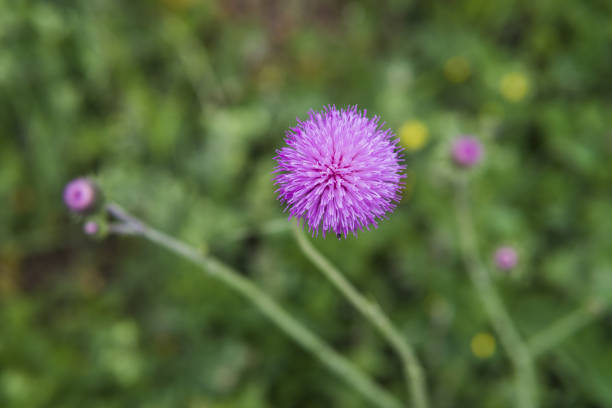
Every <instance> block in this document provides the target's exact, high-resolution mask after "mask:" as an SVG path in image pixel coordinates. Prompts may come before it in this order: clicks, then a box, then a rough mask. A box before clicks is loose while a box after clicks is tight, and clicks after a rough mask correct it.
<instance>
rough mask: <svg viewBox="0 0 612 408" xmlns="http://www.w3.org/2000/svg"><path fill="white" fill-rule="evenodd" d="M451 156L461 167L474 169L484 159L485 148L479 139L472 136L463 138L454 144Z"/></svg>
mask: <svg viewBox="0 0 612 408" xmlns="http://www.w3.org/2000/svg"><path fill="white" fill-rule="evenodd" d="M451 154H452V157H453V160H454V161H455V163H456V164H458V165H459V166H463V167H472V166H474V165H476V164H478V162H480V160H481V159H482V156H483V154H484V148H483V147H482V144H481V143H480V142H479V141H478V139H476V138H474V137H472V136H461V137H459V138H458V139H457V140H455V142H454V143H453V147H452V152H451Z"/></svg>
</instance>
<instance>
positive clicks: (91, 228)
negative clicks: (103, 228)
mask: <svg viewBox="0 0 612 408" xmlns="http://www.w3.org/2000/svg"><path fill="white" fill-rule="evenodd" d="M99 230H100V227H99V226H98V223H97V222H95V221H87V222H86V223H85V225H83V232H85V234H87V235H96V234H97V233H98V231H99Z"/></svg>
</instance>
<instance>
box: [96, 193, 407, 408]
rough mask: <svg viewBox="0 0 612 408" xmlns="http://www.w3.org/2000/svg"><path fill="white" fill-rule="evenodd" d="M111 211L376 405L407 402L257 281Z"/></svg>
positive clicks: (384, 407)
mask: <svg viewBox="0 0 612 408" xmlns="http://www.w3.org/2000/svg"><path fill="white" fill-rule="evenodd" d="M106 209H107V211H108V212H109V213H110V214H111V215H112V216H113V217H115V218H117V219H118V220H120V221H122V222H123V223H124V225H125V226H126V229H125V230H126V231H128V233H129V234H137V235H140V236H142V237H144V238H146V239H148V240H149V241H151V242H153V243H156V244H158V245H160V246H162V247H164V248H166V249H168V250H170V251H172V252H174V253H175V254H177V255H179V256H182V257H183V258H186V259H188V260H190V261H191V262H193V263H194V264H196V265H198V266H199V267H200V268H202V269H203V270H204V271H205V272H207V273H208V274H209V275H210V276H212V277H214V278H216V279H218V280H220V281H221V282H223V283H225V284H226V285H227V286H229V287H230V288H232V289H234V290H236V291H237V292H239V293H240V294H242V295H243V296H244V297H245V298H247V299H248V300H249V301H250V302H252V303H253V304H254V305H255V306H256V307H257V308H259V310H260V311H261V312H262V313H263V314H264V315H266V316H267V317H268V318H269V319H270V320H271V321H272V322H274V323H275V324H276V325H277V326H278V327H279V328H280V329H281V330H282V331H283V332H284V333H285V334H287V335H288V336H289V337H291V338H292V339H293V340H294V341H295V342H296V343H298V344H299V345H300V346H302V347H303V348H304V349H306V350H307V351H309V352H310V353H312V354H313V355H315V356H316V357H317V358H318V359H319V360H320V361H321V362H322V363H323V364H324V365H325V366H327V367H328V368H329V369H330V370H331V371H332V372H333V373H335V374H336V375H337V376H339V377H340V378H342V379H343V380H344V381H345V382H346V383H348V384H349V385H350V386H352V387H353V388H354V389H355V391H356V392H358V393H361V394H362V395H363V396H364V397H365V398H366V399H367V400H369V401H370V403H371V404H372V405H373V406H377V407H381V408H400V407H402V406H403V405H402V404H401V403H400V402H399V401H398V400H397V399H396V398H395V397H393V396H392V395H391V394H389V393H388V392H387V391H385V390H384V389H382V388H381V387H380V386H379V385H377V384H376V383H375V382H373V381H372V380H371V379H370V378H369V377H368V376H366V375H365V374H363V373H362V372H361V371H360V370H359V369H358V368H357V367H356V366H354V365H353V364H352V363H351V362H350V361H348V360H347V359H346V358H344V357H342V356H341V355H340V354H338V353H337V352H336V351H334V350H333V349H332V348H331V347H329V346H328V345H327V344H326V343H325V342H324V341H323V340H321V339H320V338H319V337H318V336H317V335H315V334H314V333H313V332H311V331H310V330H309V329H308V328H306V327H305V326H304V325H302V324H301V323H300V322H299V321H297V320H296V319H295V318H294V317H292V316H291V315H290V314H289V313H287V312H286V311H285V309H283V307H282V306H280V305H279V304H278V303H277V302H276V301H274V300H273V299H272V298H270V297H269V296H268V295H267V294H266V293H264V292H263V291H262V290H261V289H259V288H258V287H257V286H256V285H254V284H253V283H252V282H251V281H250V280H249V279H247V278H244V277H243V276H242V275H241V274H240V273H238V272H237V271H235V270H233V269H231V268H230V267H228V266H227V265H225V264H223V263H222V262H220V261H218V260H216V259H215V258H212V257H210V256H203V255H202V254H201V253H199V252H198V251H197V250H196V249H194V248H192V247H190V246H189V245H186V244H185V243H183V242H181V241H179V240H177V239H175V238H173V237H171V236H169V235H166V234H164V233H163V232H160V231H158V230H156V229H154V228H151V227H150V226H148V225H146V224H145V223H144V222H142V221H141V220H139V219H137V218H136V217H134V216H132V215H131V214H129V213H127V212H126V211H125V210H124V209H123V208H121V207H120V206H118V205H117V204H108V205H107V206H106Z"/></svg>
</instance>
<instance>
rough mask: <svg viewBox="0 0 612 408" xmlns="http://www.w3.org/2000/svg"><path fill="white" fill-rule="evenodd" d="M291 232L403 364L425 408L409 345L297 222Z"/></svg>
mask: <svg viewBox="0 0 612 408" xmlns="http://www.w3.org/2000/svg"><path fill="white" fill-rule="evenodd" d="M294 233H295V238H296V240H297V242H298V245H299V246H300V248H301V249H302V252H304V255H306V257H307V258H308V259H310V261H311V262H312V263H313V264H315V266H317V268H319V269H320V270H321V272H322V273H323V275H324V276H325V277H326V278H327V279H329V280H330V281H331V283H332V284H333V285H334V286H335V287H336V288H337V289H338V290H339V291H340V292H341V293H342V294H343V295H344V296H345V297H346V298H347V300H348V301H349V302H350V303H351V304H352V305H353V306H354V307H355V308H356V309H357V310H358V311H359V312H360V313H361V314H362V315H363V316H364V317H365V318H366V319H368V320H369V321H370V323H372V325H373V326H374V327H375V328H376V329H377V330H378V331H379V332H380V333H381V334H382V336H383V337H384V338H385V339H386V340H387V341H388V342H389V344H390V345H391V347H393V349H394V350H395V351H396V352H397V354H398V355H399V357H400V359H401V361H402V366H403V369H404V374H405V377H406V383H407V387H408V388H409V390H410V392H411V396H412V401H413V403H414V406H415V407H416V408H426V407H427V406H428V402H427V393H426V390H425V388H426V387H425V380H424V377H423V369H422V368H421V364H420V363H419V361H418V359H417V356H416V354H415V352H414V350H413V349H412V347H411V346H410V344H409V343H408V342H407V341H406V339H405V338H404V337H403V336H402V334H401V333H400V332H399V331H398V330H397V329H396V328H395V326H394V325H393V323H391V320H390V319H389V318H388V317H387V315H385V313H384V312H383V311H382V310H381V309H380V307H379V306H378V305H377V304H375V303H372V302H370V301H369V300H368V299H366V298H365V297H364V296H363V295H361V294H360V293H359V292H358V291H357V289H355V287H354V286H353V285H352V284H351V283H350V282H349V281H348V280H347V279H346V278H345V277H344V275H343V274H342V273H341V272H340V271H339V270H338V269H337V268H336V267H335V266H334V265H332V263H331V262H330V261H328V260H327V259H326V258H325V257H324V256H323V255H322V254H321V253H320V252H319V251H317V250H316V249H315V247H314V246H313V245H312V244H311V243H310V241H309V240H308V238H307V237H306V235H305V234H304V232H303V230H302V229H301V228H300V227H299V225H298V224H297V223H296V224H295V225H294Z"/></svg>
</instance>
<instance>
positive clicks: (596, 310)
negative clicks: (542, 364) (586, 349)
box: [528, 299, 606, 356]
mask: <svg viewBox="0 0 612 408" xmlns="http://www.w3.org/2000/svg"><path fill="white" fill-rule="evenodd" d="M605 310H606V307H605V303H604V302H602V301H599V300H597V299H592V300H590V301H588V302H587V303H585V304H584V305H583V306H582V307H580V308H579V309H577V310H575V311H573V312H572V313H570V314H568V315H567V316H565V317H562V318H561V319H559V320H557V321H556V322H555V323H553V324H551V325H550V326H549V327H548V328H546V329H544V330H542V331H541V332H540V333H538V334H536V335H534V336H533V337H532V338H531V339H529V342H528V345H529V350H530V352H531V355H533V356H538V355H540V354H542V353H544V352H546V351H548V350H550V349H552V348H554V347H555V346H556V345H558V344H559V343H561V342H563V341H564V340H565V339H567V338H568V337H569V336H571V335H572V334H574V333H575V332H577V331H578V330H580V329H582V328H583V327H584V326H586V325H588V324H589V323H591V322H593V321H594V320H595V319H597V318H599V317H601V315H602V314H603V313H604V311H605Z"/></svg>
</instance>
